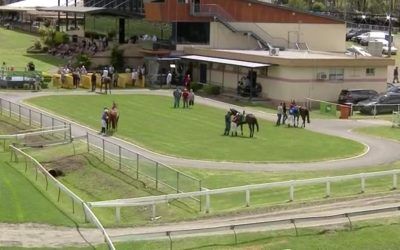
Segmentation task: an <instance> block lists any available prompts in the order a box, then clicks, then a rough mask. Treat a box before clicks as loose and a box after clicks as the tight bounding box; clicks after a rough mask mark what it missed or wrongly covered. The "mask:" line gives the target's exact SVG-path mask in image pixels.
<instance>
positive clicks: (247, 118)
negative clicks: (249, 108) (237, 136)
mask: <svg viewBox="0 0 400 250" xmlns="http://www.w3.org/2000/svg"><path fill="white" fill-rule="evenodd" d="M230 110H231V114H232V115H236V114H238V115H239V119H238V122H237V126H240V131H241V132H242V135H243V124H246V123H247V124H248V125H249V130H250V138H251V137H254V127H255V126H256V127H257V132H258V131H259V128H258V121H257V118H256V116H255V115H253V114H247V115H245V114H244V112H243V114H241V113H240V112H239V111H237V110H236V109H230Z"/></svg>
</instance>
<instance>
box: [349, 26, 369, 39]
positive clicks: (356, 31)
mask: <svg viewBox="0 0 400 250" xmlns="http://www.w3.org/2000/svg"><path fill="white" fill-rule="evenodd" d="M369 31H370V30H368V29H351V30H349V31H348V32H347V33H346V41H349V40H352V39H353V37H356V36H359V35H361V34H363V33H367V32H369Z"/></svg>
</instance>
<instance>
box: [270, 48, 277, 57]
mask: <svg viewBox="0 0 400 250" xmlns="http://www.w3.org/2000/svg"><path fill="white" fill-rule="evenodd" d="M269 55H270V56H279V48H272V49H270V50H269Z"/></svg>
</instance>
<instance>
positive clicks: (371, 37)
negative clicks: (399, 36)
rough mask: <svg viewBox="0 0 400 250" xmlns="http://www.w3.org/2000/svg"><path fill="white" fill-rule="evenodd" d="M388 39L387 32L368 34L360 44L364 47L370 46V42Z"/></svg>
mask: <svg viewBox="0 0 400 250" xmlns="http://www.w3.org/2000/svg"><path fill="white" fill-rule="evenodd" d="M386 37H387V34H386V33H385V32H376V31H374V32H367V33H365V35H364V34H363V36H362V38H361V40H360V44H361V45H362V46H368V43H369V42H370V41H374V40H375V39H385V38H386Z"/></svg>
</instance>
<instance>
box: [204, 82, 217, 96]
mask: <svg viewBox="0 0 400 250" xmlns="http://www.w3.org/2000/svg"><path fill="white" fill-rule="evenodd" d="M203 90H204V92H205V93H206V94H209V95H219V94H220V93H221V87H220V86H216V85H212V84H206V85H204V87H203Z"/></svg>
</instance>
